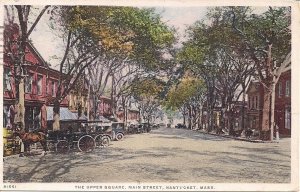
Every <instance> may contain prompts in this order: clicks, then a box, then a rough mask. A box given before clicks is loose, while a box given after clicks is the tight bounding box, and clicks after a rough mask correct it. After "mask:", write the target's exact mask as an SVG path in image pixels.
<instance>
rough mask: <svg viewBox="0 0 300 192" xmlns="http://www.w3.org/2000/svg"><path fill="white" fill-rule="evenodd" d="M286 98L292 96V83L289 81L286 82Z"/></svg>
mask: <svg viewBox="0 0 300 192" xmlns="http://www.w3.org/2000/svg"><path fill="white" fill-rule="evenodd" d="M285 96H286V97H289V96H291V81H289V80H287V81H286V82H285Z"/></svg>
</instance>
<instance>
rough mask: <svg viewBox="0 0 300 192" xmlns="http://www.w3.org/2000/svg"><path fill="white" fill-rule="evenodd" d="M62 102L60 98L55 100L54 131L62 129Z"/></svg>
mask: <svg viewBox="0 0 300 192" xmlns="http://www.w3.org/2000/svg"><path fill="white" fill-rule="evenodd" d="M59 121H60V102H59V101H58V100H55V101H54V107H53V131H59V130H60V122H59Z"/></svg>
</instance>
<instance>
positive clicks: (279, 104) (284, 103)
mask: <svg viewBox="0 0 300 192" xmlns="http://www.w3.org/2000/svg"><path fill="white" fill-rule="evenodd" d="M275 123H276V125H277V126H278V128H279V134H280V135H291V70H287V71H285V72H283V73H282V74H281V76H280V78H279V80H278V82H277V85H276V96H275Z"/></svg>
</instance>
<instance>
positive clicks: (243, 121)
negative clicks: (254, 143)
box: [241, 87, 246, 130]
mask: <svg viewBox="0 0 300 192" xmlns="http://www.w3.org/2000/svg"><path fill="white" fill-rule="evenodd" d="M245 101H246V92H245V88H244V87H243V103H242V111H241V114H242V125H241V126H242V130H245Z"/></svg>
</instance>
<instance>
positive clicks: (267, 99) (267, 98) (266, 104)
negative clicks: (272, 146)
mask: <svg viewBox="0 0 300 192" xmlns="http://www.w3.org/2000/svg"><path fill="white" fill-rule="evenodd" d="M270 88H271V87H270V86H269V87H268V88H267V87H264V96H263V108H262V125H261V139H263V140H268V139H269V135H268V134H267V133H268V132H269V131H270V107H271V95H272V92H271V89H270Z"/></svg>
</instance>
